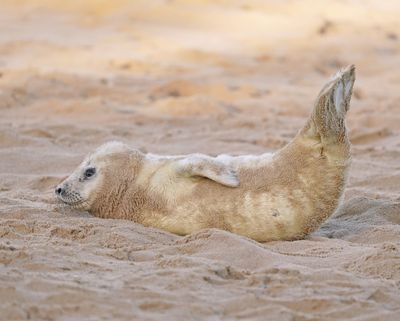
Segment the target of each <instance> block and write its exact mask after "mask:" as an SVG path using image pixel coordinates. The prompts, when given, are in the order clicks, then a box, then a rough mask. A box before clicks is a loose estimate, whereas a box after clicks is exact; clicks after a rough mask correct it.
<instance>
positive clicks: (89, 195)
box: [55, 158, 102, 210]
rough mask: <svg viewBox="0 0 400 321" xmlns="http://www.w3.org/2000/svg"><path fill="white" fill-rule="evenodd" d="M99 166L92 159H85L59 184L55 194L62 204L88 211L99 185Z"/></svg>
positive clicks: (100, 178)
mask: <svg viewBox="0 0 400 321" xmlns="http://www.w3.org/2000/svg"><path fill="white" fill-rule="evenodd" d="M100 165H101V164H97V162H96V161H95V160H93V159H90V158H88V159H86V160H85V161H83V162H82V163H81V164H80V165H79V167H78V168H77V169H76V170H75V171H74V172H73V173H72V174H71V175H70V176H69V177H68V178H67V179H66V180H64V181H63V182H62V183H61V184H59V185H58V186H57V187H56V189H55V193H56V195H57V198H58V199H59V200H60V201H62V202H63V203H65V204H67V205H70V206H72V207H74V208H77V209H82V210H89V209H90V205H91V201H92V200H93V198H94V194H95V191H96V190H97V189H98V187H99V186H100V185H101V180H102V173H101V172H102V170H101V166H100Z"/></svg>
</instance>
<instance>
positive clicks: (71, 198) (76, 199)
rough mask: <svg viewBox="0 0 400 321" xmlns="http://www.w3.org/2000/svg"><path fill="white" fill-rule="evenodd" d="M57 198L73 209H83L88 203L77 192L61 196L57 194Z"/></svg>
mask: <svg viewBox="0 0 400 321" xmlns="http://www.w3.org/2000/svg"><path fill="white" fill-rule="evenodd" d="M56 196H57V199H58V200H59V201H61V202H62V203H64V204H66V205H68V206H71V207H73V208H82V207H84V206H85V205H86V203H87V202H86V200H85V199H83V198H82V196H81V195H80V194H79V193H76V192H72V193H68V192H63V193H61V194H56Z"/></svg>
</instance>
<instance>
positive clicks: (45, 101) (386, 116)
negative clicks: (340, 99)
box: [0, 0, 400, 196]
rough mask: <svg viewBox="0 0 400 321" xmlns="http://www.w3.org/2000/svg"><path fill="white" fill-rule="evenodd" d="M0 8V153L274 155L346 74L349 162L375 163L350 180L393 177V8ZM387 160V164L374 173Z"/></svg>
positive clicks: (125, 4)
mask: <svg viewBox="0 0 400 321" xmlns="http://www.w3.org/2000/svg"><path fill="white" fill-rule="evenodd" d="M0 5H1V10H0V30H1V31H0V85H1V91H0V108H1V113H2V117H1V127H2V132H3V134H2V136H1V137H2V140H1V144H3V146H8V145H10V146H14V145H15V146H21V147H24V148H25V149H24V151H25V152H28V153H31V152H32V150H31V149H32V148H35V147H38V148H41V149H43V153H44V154H45V155H46V154H49V153H50V154H51V153H55V155H54V157H55V158H60V159H59V164H71V162H72V164H74V161H75V158H74V157H75V156H74V155H76V157H77V158H79V157H81V155H82V153H86V152H88V151H90V150H91V149H92V148H94V147H95V146H97V145H98V144H100V143H103V142H104V141H107V140H111V139H117V140H122V141H125V142H127V143H129V144H131V145H133V146H136V147H139V148H142V149H147V150H150V151H152V152H162V153H189V152H206V153H211V154H215V153H222V152H224V153H233V154H238V153H259V152H263V151H271V150H275V149H277V148H280V147H282V146H283V145H284V144H286V143H287V142H288V141H289V140H290V139H291V138H292V137H293V135H295V133H296V132H297V130H298V129H299V128H300V127H301V126H302V125H303V123H304V120H305V118H306V117H307V115H308V114H309V113H310V110H311V108H312V104H313V101H314V99H315V97H316V95H317V93H318V92H319V90H320V88H321V87H322V85H323V84H324V83H325V82H326V81H327V79H329V77H330V76H331V75H332V74H334V73H335V72H336V71H337V70H338V69H340V68H341V67H344V66H346V65H348V64H355V65H356V67H357V82H356V86H355V91H354V97H353V103H352V110H351V112H350V113H349V117H348V119H349V128H350V133H351V138H352V141H353V143H354V145H355V154H356V155H364V154H367V155H369V156H370V157H371V159H369V160H368V161H365V157H359V158H358V157H356V162H359V164H358V165H359V166H356V168H355V171H357V170H360V171H361V172H362V173H365V172H367V173H369V172H370V170H371V169H373V171H375V174H376V175H381V176H382V175H385V173H386V172H387V170H388V168H387V166H392V167H390V169H391V170H393V169H397V170H398V167H396V166H397V165H395V164H397V157H398V149H399V136H398V135H399V127H400V125H399V124H400V118H399V117H400V116H399V114H400V113H399V107H398V106H399V102H400V97H399V91H398V88H399V84H400V73H399V69H398V66H399V65H400V55H399V51H400V46H399V45H400V39H399V37H400V32H399V30H400V28H399V24H400V20H399V19H398V14H399V12H400V11H399V10H400V4H399V2H398V1H357V0H353V1H350V0H349V1H345V0H343V1H318V2H315V1H307V0H304V1H290V0H288V1H272V0H271V1H205V0H202V1H200V0H197V1H196V0H191V1H190V0H189V1H179V0H175V1H173V0H171V1H166V0H165V1H158V0H153V1H139V0H138V1H123V0H117V1H100V0H98V1H93V0H90V1H15V0H14V1H5V0H2V1H1V2H0ZM56 149H59V150H60V151H63V152H65V151H68V153H69V155H71V157H73V158H74V160H73V161H71V160H69V159H67V158H65V157H64V155H62V153H61V154H59V153H57V152H55V150H56ZM387 150H390V151H391V153H392V155H395V156H396V157H395V158H394V159H393V160H392V159H389V160H386V159H385V161H384V162H383V163H384V164H385V165H383V163H382V164H381V163H379V165H378V166H376V164H374V162H375V161H374V159H373V158H374V155H375V154H374V153H376V154H378V155H379V157H388V155H389V154H388V153H383V152H384V151H387ZM46 159H49V158H46ZM381 160H382V159H381ZM64 162H66V163H64ZM392 162H393V165H392ZM35 163H36V164H40V163H41V162H40V160H39V159H38V162H35ZM388 164H389V165H388ZM36 166H38V167H37V168H36V170H38V171H39V172H41V170H42V169H46V170H47V169H48V166H47V165H46V166H45V167H43V168H42V167H40V165H36ZM70 166H72V165H70ZM61 168H62V167H61ZM67 168H68V170H69V166H67ZM10 170H11V169H10ZM53 171H56V172H57V171H59V169H53ZM361 172H360V173H361ZM396 173H397V174H396V175H398V171H397V172H396ZM390 176H391V179H393V178H392V173H391V174H390ZM355 181H357V180H356V179H355ZM398 182H399V179H398V176H397V180H396V181H395V183H393V184H398ZM358 183H359V184H361V186H363V185H365V184H364V183H363V181H362V182H358ZM383 185H384V186H387V182H386V181H385V184H383ZM389 185H390V184H389ZM381 187H382V186H380V187H379V188H381ZM391 187H393V186H390V188H389V189H390V190H391ZM387 192H388V193H389V194H390V193H391V192H390V191H387ZM371 195H375V196H376V195H380V192H379V190H378V189H376V190H374V191H371ZM385 195H386V196H387V194H385Z"/></svg>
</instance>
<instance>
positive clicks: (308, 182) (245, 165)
mask: <svg viewBox="0 0 400 321" xmlns="http://www.w3.org/2000/svg"><path fill="white" fill-rule="evenodd" d="M354 80H355V71H354V66H350V67H348V68H346V69H345V70H343V71H341V72H339V73H338V74H337V75H336V76H335V77H334V78H333V79H332V80H331V81H329V82H328V83H327V84H326V85H325V87H324V88H323V89H322V91H321V92H320V94H319V95H318V98H317V101H316V103H315V107H314V110H313V112H312V114H311V116H310V118H309V119H308V121H307V123H306V125H305V126H304V128H303V129H302V130H300V132H299V133H298V135H297V136H296V137H295V138H294V140H293V141H292V142H291V143H289V144H288V145H287V146H285V147H284V148H283V149H281V150H279V151H277V152H276V153H274V154H262V155H259V156H254V155H249V156H238V157H233V156H229V155H220V156H218V157H210V156H206V155H201V154H193V155H187V156H158V155H153V154H144V153H142V152H140V151H138V150H135V149H131V148H129V147H128V146H126V145H124V144H122V143H118V142H111V143H107V144H105V145H103V146H101V147H100V148H98V149H97V150H96V151H95V152H94V153H93V154H91V155H90V156H88V157H87V158H86V159H85V160H84V162H83V163H82V164H81V165H80V166H79V167H78V168H77V170H76V171H75V172H74V173H73V174H71V176H70V177H68V178H67V179H66V180H65V181H64V182H63V183H61V184H60V185H59V187H61V188H62V189H63V195H59V198H60V199H61V200H62V201H63V202H65V203H67V204H70V205H71V206H74V207H76V208H80V209H82V210H87V211H89V212H90V213H92V214H93V215H95V216H98V217H103V218H123V219H131V220H134V221H135V222H138V223H141V224H144V225H146V226H154V227H158V228H161V229H165V230H167V231H170V232H173V233H177V234H182V235H183V234H188V233H192V232H195V231H198V230H200V229H203V228H211V227H214V228H221V229H225V230H228V231H231V232H233V233H237V234H241V235H245V236H248V237H250V238H252V239H255V240H257V241H269V240H293V239H299V238H303V237H304V236H305V235H307V234H308V233H310V232H312V231H314V230H315V229H316V228H318V226H319V225H320V224H321V223H322V222H323V221H325V220H326V219H327V218H328V217H329V216H330V215H331V214H332V213H333V212H334V211H335V210H336V208H337V207H338V205H339V202H340V199H341V196H342V194H343V191H344V188H345V183H346V179H347V171H348V168H349V165H350V159H351V157H350V143H349V140H348V137H347V132H346V127H345V123H344V118H345V114H346V112H347V111H348V109H349V104H350V97H351V93H352V88H353V83H354ZM89 167H92V168H95V169H96V174H95V175H94V176H93V177H90V178H88V179H85V178H84V177H83V176H82V175H83V173H84V171H85V169H87V168H89Z"/></svg>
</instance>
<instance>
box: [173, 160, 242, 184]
mask: <svg viewBox="0 0 400 321" xmlns="http://www.w3.org/2000/svg"><path fill="white" fill-rule="evenodd" d="M175 169H176V172H177V174H178V175H180V176H183V177H204V178H208V179H211V180H212V181H214V182H216V183H219V184H221V185H225V186H228V187H238V186H239V179H238V177H237V174H236V172H235V171H234V170H233V169H232V168H231V167H230V166H229V165H227V164H225V163H223V162H221V161H218V160H216V159H215V158H213V157H209V156H206V155H190V156H188V157H187V158H184V159H181V160H179V161H177V162H176V164H175Z"/></svg>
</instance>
